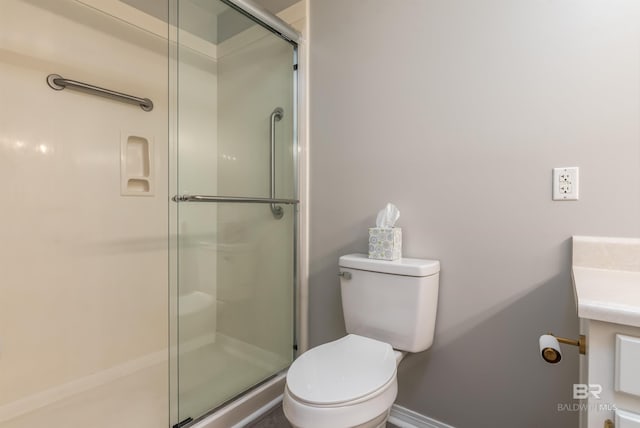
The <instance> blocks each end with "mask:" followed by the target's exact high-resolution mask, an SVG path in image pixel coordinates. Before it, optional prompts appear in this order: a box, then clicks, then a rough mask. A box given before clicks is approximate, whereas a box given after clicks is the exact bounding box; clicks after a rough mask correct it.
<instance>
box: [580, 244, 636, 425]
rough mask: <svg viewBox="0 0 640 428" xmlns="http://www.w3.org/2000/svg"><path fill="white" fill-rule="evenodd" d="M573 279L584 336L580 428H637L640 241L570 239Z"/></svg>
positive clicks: (581, 329)
mask: <svg viewBox="0 0 640 428" xmlns="http://www.w3.org/2000/svg"><path fill="white" fill-rule="evenodd" d="M572 276H573V285H574V292H575V298H576V308H577V313H578V317H579V319H580V333H581V334H584V335H585V336H586V355H581V356H580V382H581V384H580V385H577V386H576V385H574V388H573V391H574V398H577V399H580V404H579V406H580V407H579V409H580V428H602V427H605V428H607V427H615V428H640V239H631V238H601V237H583V236H581V237H573V260H572ZM607 421H612V422H613V423H614V424H613V425H607Z"/></svg>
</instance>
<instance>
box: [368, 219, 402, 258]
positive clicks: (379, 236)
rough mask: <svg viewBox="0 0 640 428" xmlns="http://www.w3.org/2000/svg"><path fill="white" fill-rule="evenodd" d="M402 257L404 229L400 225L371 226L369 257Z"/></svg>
mask: <svg viewBox="0 0 640 428" xmlns="http://www.w3.org/2000/svg"><path fill="white" fill-rule="evenodd" d="M401 257H402V229H401V228H399V227H394V228H383V227H370V228H369V258H370V259H380V260H398V259H399V258H401Z"/></svg>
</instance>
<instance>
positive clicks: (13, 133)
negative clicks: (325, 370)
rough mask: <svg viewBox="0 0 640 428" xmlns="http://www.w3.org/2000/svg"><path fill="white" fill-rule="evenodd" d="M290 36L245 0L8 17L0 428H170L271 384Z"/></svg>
mask: <svg viewBox="0 0 640 428" xmlns="http://www.w3.org/2000/svg"><path fill="white" fill-rule="evenodd" d="M296 37H297V33H295V31H293V30H291V29H290V28H289V27H287V25H286V24H284V23H282V22H280V21H279V20H278V19H277V18H275V17H274V16H272V15H270V14H268V13H265V12H264V11H261V10H259V8H258V7H256V6H255V5H254V4H253V3H251V2H248V1H247V2H245V1H242V0H162V1H160V0H56V1H50V0H2V1H0V74H1V75H2V77H3V78H2V79H1V80H0V100H1V102H0V189H1V190H2V193H3V195H5V198H4V199H5V202H4V203H3V205H2V219H3V221H2V222H1V223H0V241H1V242H2V243H3V245H1V246H0V271H1V272H2V280H1V281H0V428H35V427H45V426H46V427H48V428H74V427H85V426H87V427H92V428H112V427H114V426H120V427H126V428H129V427H130V428H159V427H173V426H176V425H178V426H181V427H182V426H186V425H188V424H189V423H190V422H191V421H196V420H198V419H199V418H200V419H202V418H203V416H205V415H207V414H208V413H211V412H212V411H214V410H216V409H218V408H220V407H221V406H223V405H225V404H227V403H229V402H230V401H232V400H234V399H236V398H237V397H241V396H244V394H245V393H246V392H249V391H252V390H253V391H255V390H256V387H257V386H259V385H262V386H261V387H264V385H265V382H266V381H268V380H269V379H272V378H274V376H276V377H277V379H279V378H280V375H281V372H282V370H283V369H286V368H287V367H288V366H289V364H290V363H291V361H292V359H293V358H294V354H295V352H296V334H297V332H296V323H295V319H296V284H297V281H298V279H297V251H298V249H297V229H298V201H297V199H298V189H297V174H298V173H297V150H298V148H297V138H296V123H297V118H296V110H297V106H296V97H297V89H296V85H297V71H296V57H297V45H296V41H295V40H296ZM272 382H273V380H272ZM267 384H270V383H268V382H267ZM259 388H260V387H259ZM259 388H257V389H259Z"/></svg>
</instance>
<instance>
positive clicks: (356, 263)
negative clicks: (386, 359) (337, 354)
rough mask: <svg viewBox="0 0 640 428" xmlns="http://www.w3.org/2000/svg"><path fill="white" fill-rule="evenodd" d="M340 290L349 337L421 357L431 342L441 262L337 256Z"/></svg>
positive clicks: (365, 256)
mask: <svg viewBox="0 0 640 428" xmlns="http://www.w3.org/2000/svg"><path fill="white" fill-rule="evenodd" d="M339 265H340V272H341V275H340V289H341V291H342V310H343V313H344V321H345V325H346V327H347V333H353V334H357V335H360V336H365V337H369V338H372V339H377V340H380V341H382V342H387V343H389V344H391V346H392V347H393V348H395V349H398V350H401V351H408V352H420V351H424V350H425V349H428V348H429V347H430V346H431V344H432V343H433V334H434V331H435V324H436V310H437V307H438V283H439V277H440V262H439V261H437V260H422V259H409V258H402V259H399V260H394V261H386V260H375V259H370V258H368V256H367V255H366V254H350V255H347V256H342V257H340V261H339Z"/></svg>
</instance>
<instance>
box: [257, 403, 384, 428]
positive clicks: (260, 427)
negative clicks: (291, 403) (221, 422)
mask: <svg viewBox="0 0 640 428" xmlns="http://www.w3.org/2000/svg"><path fill="white" fill-rule="evenodd" d="M290 427H291V424H290V423H289V422H288V421H287V418H285V416H284V413H282V406H278V407H276V408H274V409H273V410H271V411H270V412H269V413H267V414H266V415H264V416H263V417H261V418H260V419H258V420H257V421H255V422H253V423H252V424H250V425H248V426H247V428H290ZM387 428H397V427H396V426H395V425H393V424H390V423H387Z"/></svg>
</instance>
